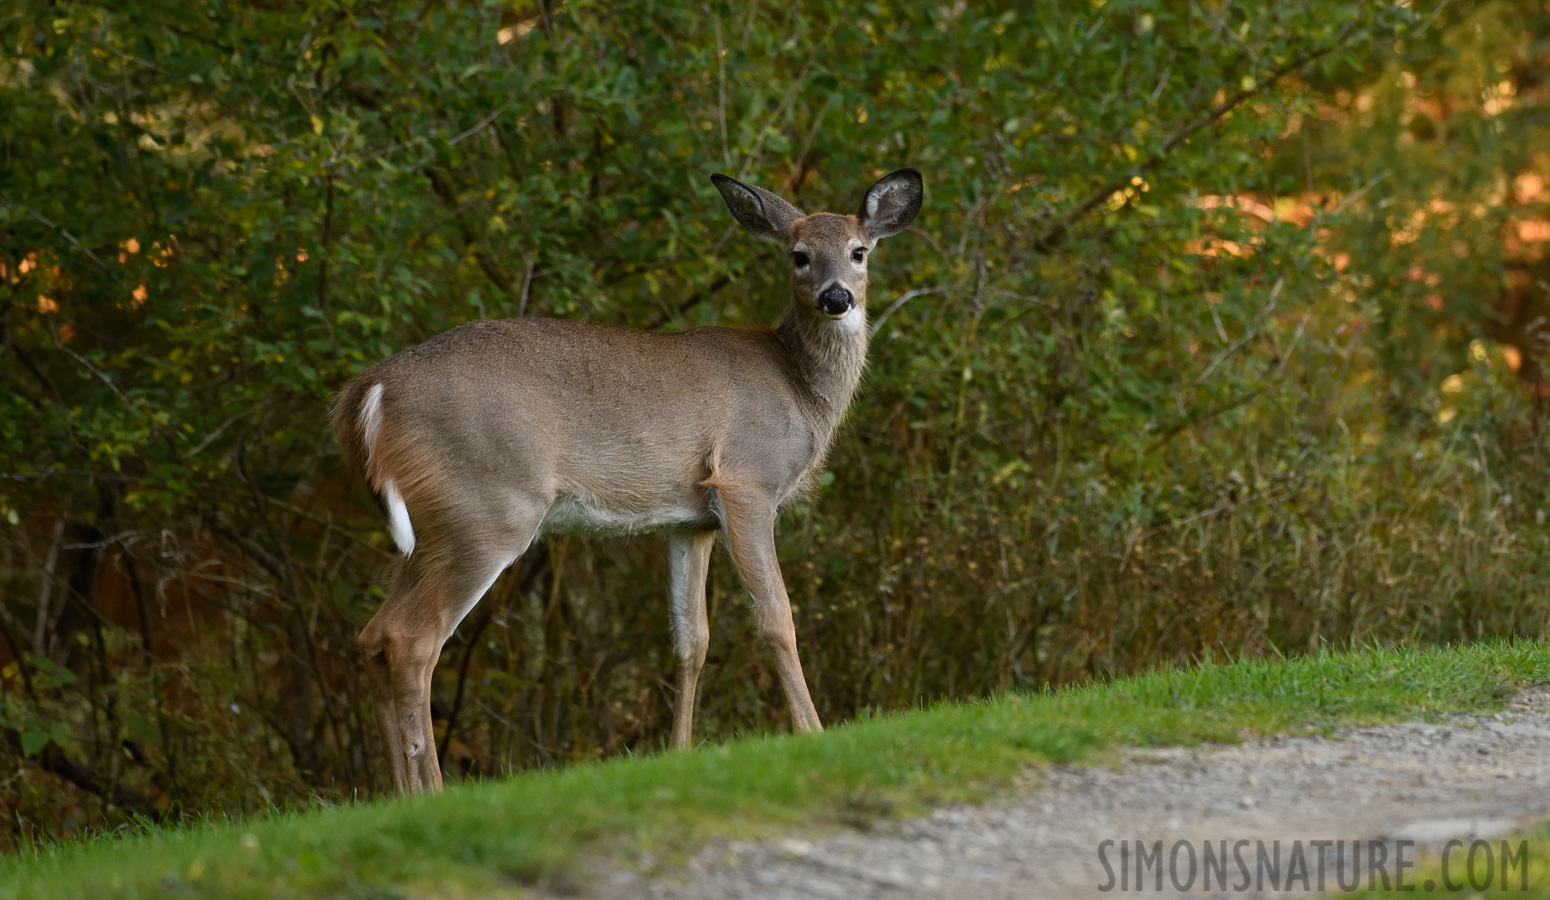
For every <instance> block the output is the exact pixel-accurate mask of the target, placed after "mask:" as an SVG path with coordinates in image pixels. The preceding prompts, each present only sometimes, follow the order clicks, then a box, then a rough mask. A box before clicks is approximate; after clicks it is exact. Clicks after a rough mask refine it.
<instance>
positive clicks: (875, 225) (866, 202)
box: [856, 169, 926, 241]
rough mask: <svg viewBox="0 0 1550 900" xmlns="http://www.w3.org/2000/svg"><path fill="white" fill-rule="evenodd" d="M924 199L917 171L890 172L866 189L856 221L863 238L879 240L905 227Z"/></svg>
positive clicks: (901, 170)
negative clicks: (863, 235)
mask: <svg viewBox="0 0 1550 900" xmlns="http://www.w3.org/2000/svg"><path fill="white" fill-rule="evenodd" d="M925 197H926V187H925V183H924V182H923V181H922V180H921V177H920V173H919V172H917V171H916V170H914V169H900V170H899V171H897V172H890V173H889V174H887V175H884V176H883V177H882V178H881V179H879V180H878V182H877V183H876V184H874V185H872V186H871V187H870V188H868V189H867V192H866V197H865V198H864V199H862V201H861V209H860V210H859V211H858V212H857V213H856V218H858V219H860V220H861V227H862V228H863V229H865V230H866V236H867V237H869V238H871V239H872V240H874V241H879V240H882V239H883V238H885V237H888V236H889V235H893V234H898V233H899V232H901V231H903V230H904V229H905V228H908V227H909V224H910V222H912V221H914V219H915V214H916V213H918V212H920V204H921V202H922V201H923V200H924V199H925Z"/></svg>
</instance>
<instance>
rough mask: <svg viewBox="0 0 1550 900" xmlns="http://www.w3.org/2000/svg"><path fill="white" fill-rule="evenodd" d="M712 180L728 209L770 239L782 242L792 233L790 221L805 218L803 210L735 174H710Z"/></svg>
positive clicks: (756, 231)
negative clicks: (744, 182) (736, 177)
mask: <svg viewBox="0 0 1550 900" xmlns="http://www.w3.org/2000/svg"><path fill="white" fill-rule="evenodd" d="M710 181H711V184H714V185H715V186H716V190H718V191H720V192H721V199H723V200H725V201H726V202H727V209H730V210H731V211H732V216H733V217H734V218H736V219H737V221H739V222H741V223H742V224H743V227H744V228H746V229H748V230H749V231H751V232H753V233H754V234H755V235H757V236H758V237H761V238H764V239H765V240H767V241H776V242H778V243H783V242H784V241H785V239H786V236H787V235H789V234H790V233H791V225H792V223H794V222H796V220H797V219H800V218H802V211H801V210H800V209H797V208H796V207H795V206H792V205H791V204H790V203H787V202H786V201H785V200H782V199H781V198H779V197H777V196H775V195H774V194H772V193H770V192H769V191H767V190H765V189H764V188H756V187H754V186H753V185H751V184H743V183H742V182H741V181H738V180H737V179H735V178H728V177H727V176H725V175H721V174H719V173H718V174H716V175H712V176H710Z"/></svg>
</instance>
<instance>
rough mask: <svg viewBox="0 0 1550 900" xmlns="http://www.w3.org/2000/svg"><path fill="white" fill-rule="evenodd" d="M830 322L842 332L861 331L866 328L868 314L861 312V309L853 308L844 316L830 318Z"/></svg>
mask: <svg viewBox="0 0 1550 900" xmlns="http://www.w3.org/2000/svg"><path fill="white" fill-rule="evenodd" d="M829 321H831V322H833V323H834V324H835V326H836V327H838V328H839V329H840V330H841V331H860V330H861V329H863V328H865V327H866V313H864V312H862V311H861V307H859V306H852V307H851V308H850V309H848V310H846V311H845V314H844V315H842V316H830V317H829Z"/></svg>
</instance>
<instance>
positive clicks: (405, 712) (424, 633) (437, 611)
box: [358, 508, 543, 793]
mask: <svg viewBox="0 0 1550 900" xmlns="http://www.w3.org/2000/svg"><path fill="white" fill-rule="evenodd" d="M542 518H543V516H542V511H541V508H540V510H538V511H537V512H536V513H534V514H532V515H528V516H523V517H522V519H523V521H522V522H521V524H520V526H518V527H512V528H502V529H501V530H500V539H498V540H492V539H490V538H489V537H488V536H485V539H483V540H475V539H473V538H472V537H471V536H468V535H462V536H461V537H462V538H463V540H462V542H461V543H453V542H450V541H443V542H430V543H422V544H421V546H420V548H418V549H417V551H416V553H415V554H414V555H413V556H411V557H410V558H409V559H408V560H406V561H405V563H404V569H403V572H402V574H401V575H400V576H399V579H398V583H397V584H395V585H394V586H393V590H392V592H391V593H390V594H389V595H388V599H387V600H386V601H385V602H384V603H383V604H382V608H381V609H379V610H378V611H377V614H376V615H375V616H373V617H372V620H371V621H370V622H369V623H367V625H366V628H365V629H364V630H363V631H362V632H361V635H360V638H359V639H358V644H359V646H360V650H361V655H362V656H363V657H365V660H366V670H367V674H368V677H369V678H370V680H371V694H372V704H373V706H374V707H375V711H376V718H377V727H378V730H379V731H380V732H381V734H382V751H383V754H384V755H385V756H386V757H387V760H388V765H389V767H390V770H391V771H392V773H393V785H394V787H395V788H396V789H397V790H398V792H399V793H421V792H426V791H431V792H434V791H439V790H440V789H441V765H440V761H439V760H438V759H437V755H436V738H435V734H434V732H433V730H432V725H431V673H432V672H433V671H434V670H435V668H436V661H437V659H438V658H440V656H441V648H442V645H443V644H445V643H446V642H447V638H449V637H451V636H452V632H453V630H454V629H456V628H457V625H458V623H459V622H461V621H462V620H463V617H464V616H465V615H467V614H468V612H469V610H471V609H473V607H474V605H475V604H476V603H478V602H479V599H480V598H481V597H483V596H484V594H485V592H486V591H488V590H489V589H490V586H491V585H492V584H494V583H495V579H496V578H497V577H498V576H499V575H500V573H501V571H502V570H504V569H505V568H506V567H507V566H509V565H511V564H512V563H513V562H515V561H516V559H517V557H518V556H520V555H521V554H522V552H523V551H525V550H526V549H527V546H528V545H529V544H530V543H531V542H532V539H533V537H534V535H535V534H536V533H537V531H538V525H539V522H540V521H541V520H542Z"/></svg>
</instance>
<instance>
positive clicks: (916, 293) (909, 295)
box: [867, 284, 969, 338]
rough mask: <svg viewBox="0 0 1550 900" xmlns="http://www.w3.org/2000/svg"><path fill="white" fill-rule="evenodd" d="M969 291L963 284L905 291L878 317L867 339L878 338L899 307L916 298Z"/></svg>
mask: <svg viewBox="0 0 1550 900" xmlns="http://www.w3.org/2000/svg"><path fill="white" fill-rule="evenodd" d="M967 290H969V288H968V287H965V286H964V285H961V284H944V285H940V286H938V287H929V288H916V289H914V290H913V291H905V292H904V293H902V294H900V295H899V297H898V299H897V300H894V301H893V303H891V304H889V305H888V308H887V309H885V310H883V314H882V315H880V316H878V317H877V321H876V322H873V323H872V328H871V330H869V331H868V332H867V337H868V338H874V337H877V332H878V331H880V330H881V329H882V327H883V323H884V322H886V321H888V317H889V316H891V315H893V314H894V313H895V312H897V311H898V309H899V307H901V306H903V305H904V304H905V303H907V302H909V301H911V300H913V299H915V298H916V297H924V296H925V295H927V294H940V293H942V292H943V291H967Z"/></svg>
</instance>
